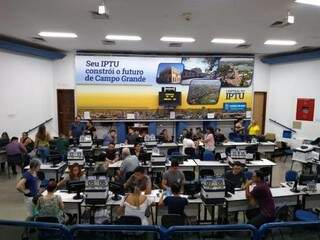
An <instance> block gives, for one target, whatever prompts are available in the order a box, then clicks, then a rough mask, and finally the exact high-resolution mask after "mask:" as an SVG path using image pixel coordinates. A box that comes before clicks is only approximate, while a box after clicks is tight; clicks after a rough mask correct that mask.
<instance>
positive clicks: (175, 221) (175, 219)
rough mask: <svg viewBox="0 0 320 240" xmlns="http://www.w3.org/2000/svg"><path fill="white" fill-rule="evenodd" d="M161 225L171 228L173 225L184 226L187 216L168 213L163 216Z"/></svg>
mask: <svg viewBox="0 0 320 240" xmlns="http://www.w3.org/2000/svg"><path fill="white" fill-rule="evenodd" d="M161 225H162V226H164V227H166V228H169V227H172V226H183V225H185V216H182V215H179V214H166V215H163V216H162V218H161Z"/></svg>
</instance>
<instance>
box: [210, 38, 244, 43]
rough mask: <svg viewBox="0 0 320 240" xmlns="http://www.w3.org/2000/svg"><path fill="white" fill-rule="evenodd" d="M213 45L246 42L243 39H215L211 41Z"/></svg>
mask: <svg viewBox="0 0 320 240" xmlns="http://www.w3.org/2000/svg"><path fill="white" fill-rule="evenodd" d="M211 42H212V43H223V44H243V43H245V42H246V41H245V40H243V39H233V38H214V39H212V40H211Z"/></svg>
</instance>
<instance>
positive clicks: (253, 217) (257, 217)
mask: <svg viewBox="0 0 320 240" xmlns="http://www.w3.org/2000/svg"><path fill="white" fill-rule="evenodd" d="M246 216H247V218H248V220H249V221H248V224H251V225H253V226H255V227H256V228H259V227H260V226H261V225H263V224H265V223H269V222H273V221H274V220H275V218H274V217H266V216H263V215H262V214H261V213H260V211H259V209H252V210H248V211H247V212H246Z"/></svg>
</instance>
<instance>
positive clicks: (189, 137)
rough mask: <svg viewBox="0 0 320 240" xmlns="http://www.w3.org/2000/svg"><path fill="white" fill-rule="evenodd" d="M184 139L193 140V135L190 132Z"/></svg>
mask: <svg viewBox="0 0 320 240" xmlns="http://www.w3.org/2000/svg"><path fill="white" fill-rule="evenodd" d="M184 137H185V138H187V139H191V138H192V134H191V133H190V132H188V133H187V134H186V135H185V136H184Z"/></svg>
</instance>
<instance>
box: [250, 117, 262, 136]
mask: <svg viewBox="0 0 320 240" xmlns="http://www.w3.org/2000/svg"><path fill="white" fill-rule="evenodd" d="M260 134H261V129H260V126H259V125H258V123H257V121H256V120H254V119H253V120H252V122H251V123H250V125H249V126H248V135H249V136H251V137H256V136H259V135H260Z"/></svg>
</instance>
